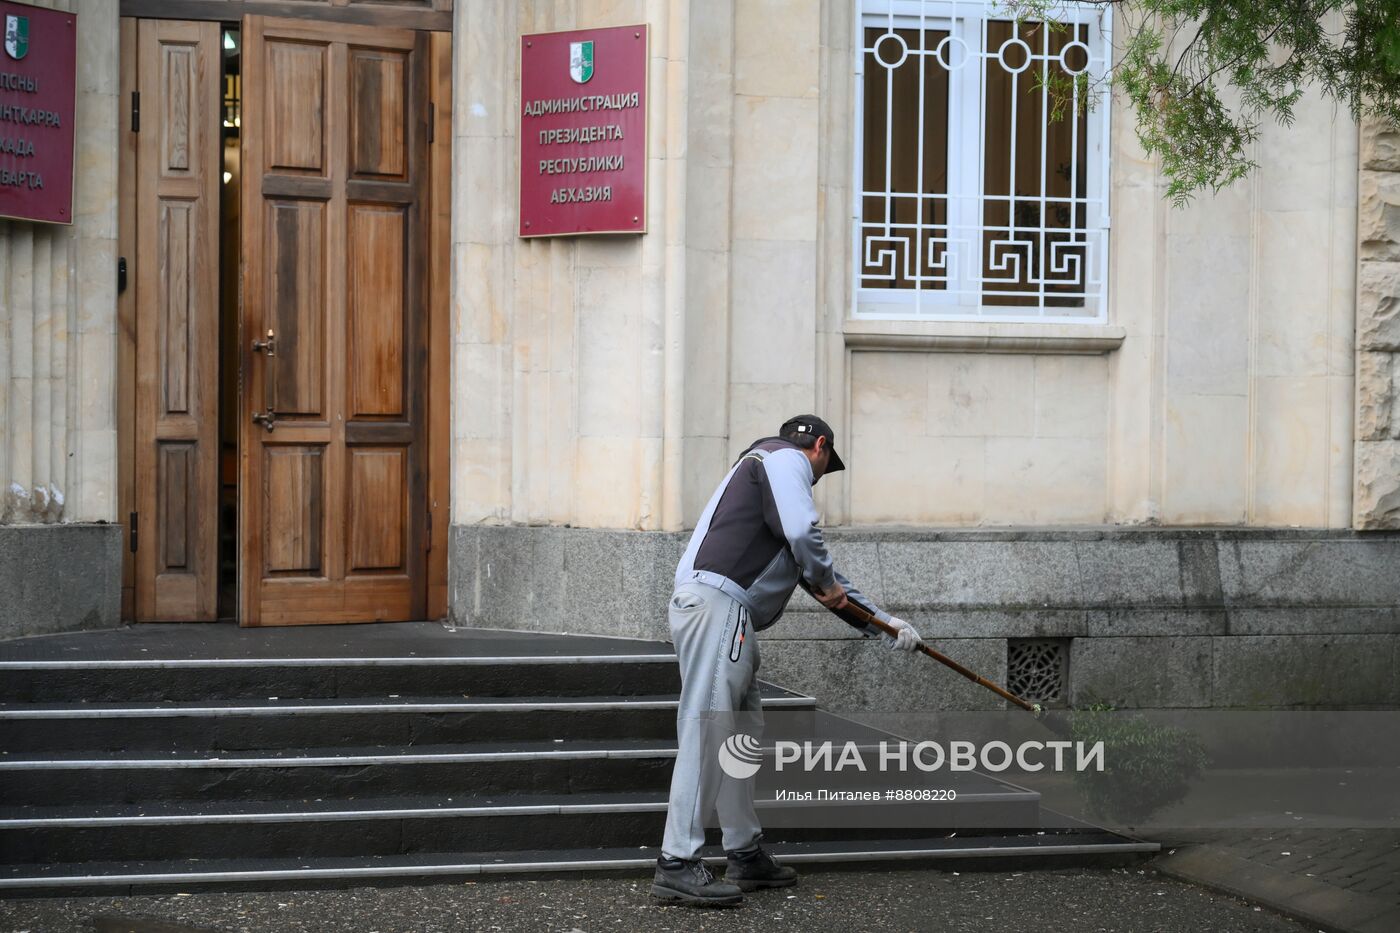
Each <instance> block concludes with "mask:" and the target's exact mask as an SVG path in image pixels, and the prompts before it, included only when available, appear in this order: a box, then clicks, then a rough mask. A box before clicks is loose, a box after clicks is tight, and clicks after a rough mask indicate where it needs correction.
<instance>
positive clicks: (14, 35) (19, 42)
mask: <svg viewBox="0 0 1400 933" xmlns="http://www.w3.org/2000/svg"><path fill="white" fill-rule="evenodd" d="M589 44H590V45H592V43H589ZM5 52H6V53H7V54H8V55H9V56H10V57H11V58H13V59H15V60H16V61H19V60H20V59H21V58H24V56H26V55H28V54H29V17H27V16H14V15H12V14H10V15H6V16H5ZM592 63H593V53H592V50H590V51H589V71H590V72H591V71H592V67H593V66H592Z"/></svg>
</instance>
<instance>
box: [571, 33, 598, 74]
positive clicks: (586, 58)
mask: <svg viewBox="0 0 1400 933" xmlns="http://www.w3.org/2000/svg"><path fill="white" fill-rule="evenodd" d="M569 77H571V78H573V79H574V81H575V82H576V83H578V84H584V83H586V82H587V81H588V79H589V78H591V77H593V42H592V40H589V41H588V42H570V43H569Z"/></svg>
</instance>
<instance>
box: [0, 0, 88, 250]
mask: <svg viewBox="0 0 1400 933" xmlns="http://www.w3.org/2000/svg"><path fill="white" fill-rule="evenodd" d="M0 40H3V44H0V217H12V218H15V219H18V220H41V221H44V222H46V223H57V224H71V223H72V222H73V112H74V101H75V90H76V87H77V48H78V17H77V16H76V15H75V14H73V13H64V12H63V11H61V10H45V9H41V8H39V7H34V6H29V5H28V4H24V3H10V2H8V0H0Z"/></svg>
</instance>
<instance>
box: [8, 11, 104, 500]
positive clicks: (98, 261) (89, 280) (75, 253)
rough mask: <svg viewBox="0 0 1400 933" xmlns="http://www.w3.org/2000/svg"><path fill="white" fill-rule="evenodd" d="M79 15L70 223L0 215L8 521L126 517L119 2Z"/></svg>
mask: <svg viewBox="0 0 1400 933" xmlns="http://www.w3.org/2000/svg"><path fill="white" fill-rule="evenodd" d="M36 5H37V6H43V7H49V8H52V9H62V10H66V11H69V12H75V13H77V14H78V87H77V94H78V96H77V112H76V118H77V126H78V130H77V132H76V133H75V134H74V135H75V143H76V152H75V153H74V165H75V167H74V186H73V215H74V222H73V224H72V225H71V226H58V225H53V224H38V223H28V222H21V221H0V524H8V523H50V522H110V521H114V520H115V519H116V517H117V468H116V466H117V414H116V373H117V294H116V272H115V270H116V267H117V111H118V105H117V88H118V80H117V45H118V32H117V8H116V4H114V3H110V2H107V0H39V2H38V3H37V4H36Z"/></svg>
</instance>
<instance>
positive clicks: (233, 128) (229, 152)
mask: <svg viewBox="0 0 1400 933" xmlns="http://www.w3.org/2000/svg"><path fill="white" fill-rule="evenodd" d="M241 39H242V37H241V35H240V34H239V29H238V24H236V23H225V24H224V25H223V30H222V36H221V41H222V45H223V76H222V81H221V84H220V86H221V87H222V88H223V95H222V96H223V134H222V140H223V147H222V154H221V159H222V166H221V168H220V171H221V172H222V175H221V183H220V186H219V191H220V195H219V619H220V620H230V621H233V620H236V619H237V618H238V427H239V420H238V350H239V345H240V340H239V334H238V304H239V260H240V250H241V241H240V239H239V205H240V203H241V195H242V179H243V175H242V172H241V171H240V170H239V169H240V163H241V154H240V152H239V135H238V134H239V129H240V128H241V126H242V123H243V120H242V109H243V83H242V79H241V74H240V68H239V66H240V55H239V52H240V50H241V49H242V47H243V43H242V41H241Z"/></svg>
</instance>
